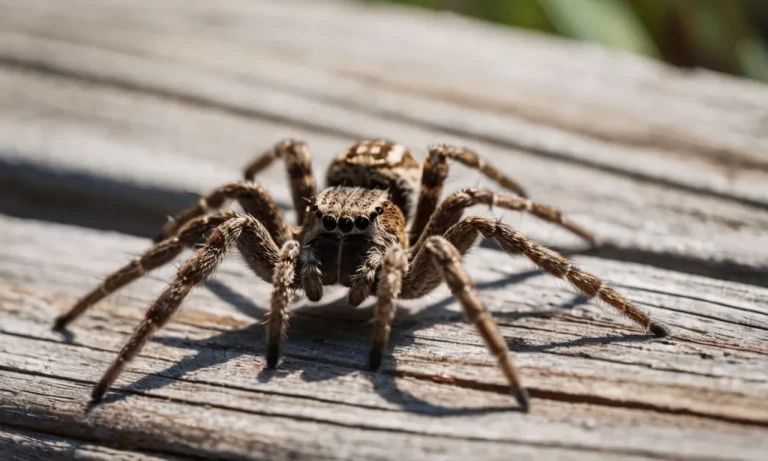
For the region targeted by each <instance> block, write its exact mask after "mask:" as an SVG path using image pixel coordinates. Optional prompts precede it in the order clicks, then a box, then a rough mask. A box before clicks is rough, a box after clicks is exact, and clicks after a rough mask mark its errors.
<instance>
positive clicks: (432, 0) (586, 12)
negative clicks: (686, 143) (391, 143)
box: [360, 0, 768, 81]
mask: <svg viewBox="0 0 768 461" xmlns="http://www.w3.org/2000/svg"><path fill="white" fill-rule="evenodd" d="M360 1H366V2H391V3H402V4H408V5H417V6H422V7H425V8H430V9H437V10H450V11H455V12H458V13H461V14H465V15H468V16H472V17H475V18H480V19H484V20H487V21H492V22H496V23H500V24H505V25H510V26H515V27H522V28H527V29H533V30H537V31H541V32H546V33H551V34H556V35H561V36H564V37H569V38H572V39H576V40H583V41H589V42H596V43H601V44H604V45H608V46H611V47H614V48H618V49H623V50H626V51H630V52H633V53H637V54H642V55H646V56H650V57H653V58H657V59H660V60H663V61H666V62H668V63H670V64H674V65H676V66H679V67H703V68H707V69H712V70H716V71H720V72H725V73H729V74H734V75H739V76H745V77H748V78H752V79H755V80H761V81H768V0H360Z"/></svg>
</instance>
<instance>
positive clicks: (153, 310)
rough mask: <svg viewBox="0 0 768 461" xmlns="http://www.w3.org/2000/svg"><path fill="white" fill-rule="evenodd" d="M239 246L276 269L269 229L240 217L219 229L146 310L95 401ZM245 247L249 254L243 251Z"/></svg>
mask: <svg viewBox="0 0 768 461" xmlns="http://www.w3.org/2000/svg"><path fill="white" fill-rule="evenodd" d="M236 243H237V244H238V248H239V249H240V251H241V252H243V256H246V257H248V258H250V260H251V263H255V262H259V264H260V265H261V266H262V267H263V268H264V269H265V270H266V269H268V268H273V267H274V266H275V264H276V263H277V261H278V258H279V254H278V252H279V249H278V247H277V246H276V245H275V244H274V242H273V241H272V238H271V237H270V236H269V233H268V232H267V230H266V228H265V227H264V226H263V225H262V224H261V223H260V222H258V221H257V220H256V219H254V218H253V217H252V216H249V215H242V214H240V215H237V216H236V217H233V218H232V219H229V220H227V221H225V222H224V223H223V224H221V225H220V226H219V227H217V228H216V230H215V231H214V232H213V233H212V234H211V236H210V237H209V238H208V241H207V243H206V244H205V246H204V247H202V248H200V249H199V250H197V251H196V252H195V254H194V255H193V256H192V257H191V258H190V259H189V260H188V261H187V262H186V263H185V264H184V265H183V266H181V269H179V272H178V274H177V276H176V279H175V280H174V281H173V282H171V284H170V285H168V287H167V288H166V289H165V291H163V293H162V294H161V295H160V296H159V297H158V298H157V300H155V302H154V303H153V304H152V306H151V307H150V308H149V310H147V313H146V314H145V316H144V320H142V322H141V323H140V324H139V326H138V327H137V328H136V330H134V332H133V334H132V335H131V338H130V339H129V340H128V342H126V344H125V346H123V348H122V349H121V350H120V353H119V354H118V356H117V358H116V359H115V361H114V362H112V364H111V365H110V367H109V368H108V369H107V371H106V372H105V373H104V376H103V377H102V378H101V380H100V381H99V382H98V384H96V386H95V387H94V389H93V393H92V394H91V397H92V399H93V401H94V402H98V401H99V400H101V398H102V397H104V394H106V393H107V391H108V390H109V388H110V386H111V385H112V383H114V382H115V380H116V379H117V377H118V376H119V375H120V373H121V372H122V371H123V370H124V369H125V367H126V365H128V363H129V362H130V361H131V360H133V359H134V358H135V357H136V355H137V354H138V353H139V351H141V349H142V348H143V347H144V344H146V342H147V341H148V340H149V338H150V337H151V336H152V335H153V334H154V333H155V332H156V331H157V330H158V329H160V328H161V327H162V326H163V325H164V324H165V323H166V322H167V321H168V320H169V319H170V318H171V316H172V315H173V314H174V313H175V312H176V311H177V310H178V309H179V306H181V303H182V301H183V300H184V298H186V296H187V295H188V294H189V293H190V292H191V291H192V289H193V288H195V287H196V286H200V285H201V284H203V283H204V282H205V281H206V280H207V279H208V278H209V277H210V276H211V275H212V274H213V272H214V270H215V269H216V267H217V266H218V265H219V263H220V262H221V260H222V258H223V257H224V255H225V254H226V252H227V250H229V249H230V248H231V247H232V246H234V245H235V244H236ZM246 248H247V249H248V253H247V254H246V253H245V252H244V251H243V250H244V249H246Z"/></svg>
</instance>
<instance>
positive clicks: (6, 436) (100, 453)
mask: <svg viewBox="0 0 768 461" xmlns="http://www.w3.org/2000/svg"><path fill="white" fill-rule="evenodd" d="M0 453H2V454H3V458H4V459H9V460H14V461H52V460H70V459H80V460H82V459H87V460H92V461H100V460H104V461H112V460H116V461H158V460H161V459H164V460H171V459H178V458H174V457H169V456H167V455H164V456H155V455H150V454H145V453H138V452H131V451H124V450H115V449H112V448H107V447H104V446H100V445H94V444H91V443H88V442H84V441H82V440H74V439H67V438H63V437H56V436H51V435H48V434H40V433H35V432H30V431H28V430H19V429H9V428H2V427H0Z"/></svg>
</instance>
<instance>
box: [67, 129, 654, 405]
mask: <svg viewBox="0 0 768 461" xmlns="http://www.w3.org/2000/svg"><path fill="white" fill-rule="evenodd" d="M276 158H282V159H283V160H284V161H285V163H286V167H287V171H288V177H289V179H290V183H291V193H292V197H293V202H294V207H295V209H296V213H297V219H298V223H297V224H299V225H300V227H298V228H296V227H292V226H290V225H288V223H286V221H285V218H284V217H283V214H282V213H281V212H280V211H279V210H278V208H277V206H276V205H275V202H274V200H273V199H272V197H271V196H270V194H269V193H268V192H267V191H266V190H264V189H263V188H262V187H261V186H259V185H258V184H255V183H253V182H252V180H253V178H254V177H255V175H256V173H258V172H259V171H261V170H262V169H264V168H265V167H267V166H268V165H269V164H270V163H272V161H274V160H275V159H276ZM451 160H456V161H458V162H460V163H463V164H465V165H467V166H469V167H472V168H476V169H478V170H480V171H481V172H483V173H484V174H485V175H486V176H488V177H489V178H491V179H493V180H494V181H496V182H497V183H499V184H500V185H501V186H502V187H504V188H505V189H508V190H510V191H512V192H513V193H511V194H509V193H508V194H497V193H495V192H492V191H490V190H487V189H462V190H460V191H457V192H455V193H453V194H451V195H449V196H448V197H447V198H446V199H445V200H443V201H442V202H440V201H439V198H440V195H441V193H442V189H443V184H444V182H445V179H446V177H447V176H448V166H449V163H450V161H451ZM245 177H246V180H245V181H240V182H234V183H231V184H227V185H224V186H222V187H220V188H218V189H216V190H214V191H213V192H212V193H210V194H209V195H207V196H206V197H203V198H201V199H200V200H199V201H198V202H197V204H195V205H194V206H192V207H190V208H188V209H186V210H184V211H182V212H181V213H179V214H178V215H177V216H176V217H175V218H174V219H173V220H171V221H169V222H168V223H167V224H166V225H165V226H164V227H163V232H162V233H161V235H160V236H159V237H158V238H157V241H156V243H155V245H154V246H152V248H150V249H149V250H147V251H146V252H145V253H144V254H143V255H141V256H140V257H138V258H136V259H135V260H133V261H131V262H130V263H129V264H127V265H126V266H124V267H123V268H121V269H119V270H118V271H117V272H115V273H113V274H112V275H110V276H109V277H107V278H106V279H105V280H104V281H103V282H102V283H101V285H99V286H98V287H97V288H96V289H94V290H93V291H92V292H90V293H89V294H87V295H86V296H85V297H83V298H82V299H81V300H80V301H79V302H78V303H77V304H76V305H75V306H74V307H73V308H72V309H71V310H70V311H69V312H67V313H66V314H64V315H62V316H60V317H59V318H58V319H57V320H56V324H55V327H56V328H58V329H61V328H65V327H66V326H67V325H68V324H69V323H70V322H71V321H72V320H74V319H75V318H77V317H78V316H80V315H81V314H82V313H83V312H85V310H86V309H88V308H89V307H90V306H92V305H94V304H96V303H97V302H99V301H100V300H101V299H103V298H104V297H106V296H107V295H109V294H110V293H113V292H114V291H116V290H118V289H119V288H121V287H123V286H125V285H127V284H128V283H130V282H132V281H133V280H136V279H137V278H139V277H141V276H142V275H144V274H145V273H146V272H148V271H150V270H152V269H155V268H157V267H159V266H161V265H163V264H166V263H168V262H169V261H171V260H172V259H173V258H175V257H176V256H177V255H178V254H179V253H180V252H181V251H182V250H183V249H184V248H187V247H191V246H193V245H194V244H195V243H196V242H197V241H198V240H199V239H200V238H201V237H204V236H208V237H207V240H206V244H205V245H204V246H203V247H202V248H200V249H199V250H197V251H196V252H195V254H194V255H193V256H192V257H191V258H190V259H189V260H188V261H187V262H186V263H185V264H184V265H183V266H182V267H181V268H180V269H179V272H178V275H177V277H176V279H175V280H174V281H173V282H172V283H171V284H170V285H169V286H168V287H167V288H166V289H165V291H164V292H163V293H162V294H160V296H159V297H158V298H157V300H156V301H155V302H154V304H153V305H152V306H151V307H150V308H149V310H148V311H147V314H146V316H145V318H144V320H143V321H142V322H141V324H139V326H138V327H137V328H136V330H135V331H134V333H133V335H132V336H131V338H130V340H129V341H128V342H127V343H126V345H125V346H124V347H123V349H122V350H121V351H120V353H119V355H118V357H117V359H116V360H115V361H114V362H113V363H112V365H111V366H110V368H109V369H108V370H107V371H106V373H105V374H104V377H103V378H102V379H101V381H99V383H98V384H97V385H96V387H95V388H94V390H93V399H94V400H95V401H98V400H100V399H101V398H102V397H103V396H104V394H105V393H106V392H107V391H108V389H109V387H110V386H111V385H112V383H113V382H114V381H115V379H116V378H117V376H118V375H119V374H120V373H121V372H122V370H123V368H124V367H125V366H126V365H127V364H128V362H130V361H131V360H132V359H133V358H134V357H135V356H136V354H138V353H139V351H140V350H141V348H142V347H143V345H144V344H145V343H146V341H147V340H148V339H149V338H150V336H151V335H152V334H153V333H154V332H155V331H157V329H158V328H160V327H161V326H162V325H164V324H165V323H166V322H167V321H168V319H169V318H170V317H171V315H172V314H173V313H174V312H175V311H176V310H178V308H179V306H180V305H181V303H182V301H183V300H184V298H185V297H186V296H187V295H188V294H189V292H190V291H191V290H192V289H193V288H194V287H195V286H198V285H200V284H202V283H203V282H204V281H205V280H206V279H207V278H208V277H210V276H211V275H212V274H213V271H214V270H215V268H216V266H217V265H218V264H219V262H220V261H221V259H222V258H223V257H224V254H225V253H226V251H227V250H229V249H231V248H232V247H237V249H238V250H239V251H240V253H241V254H242V255H243V258H244V259H245V261H246V263H247V264H248V266H249V267H250V268H251V269H252V270H253V272H254V273H255V274H256V275H257V276H258V277H260V278H261V279H263V280H264V281H265V282H267V283H271V284H272V285H273V291H272V297H271V300H270V313H269V318H268V321H267V366H269V367H274V366H276V365H277V363H278V360H279V357H280V345H281V341H282V337H283V333H284V331H285V328H286V325H287V320H288V305H289V303H290V302H291V300H292V298H293V293H294V292H296V291H303V292H304V293H305V294H306V295H307V298H309V299H310V300H311V301H317V300H319V299H320V298H322V296H323V287H324V286H326V285H337V284H339V285H343V286H345V287H348V288H349V292H348V297H347V299H348V300H349V303H350V304H351V305H353V306H356V305H359V304H360V303H362V302H363V301H364V300H365V299H366V298H368V297H369V296H372V295H375V297H376V305H375V309H374V317H375V318H374V322H373V335H372V342H371V350H370V356H369V363H370V366H371V368H374V369H376V368H378V367H379V366H380V365H381V358H382V354H383V351H384V348H385V347H386V344H387V341H388V338H389V332H390V328H391V325H392V320H393V318H394V314H395V308H396V302H397V300H398V299H413V298H419V297H422V296H424V295H426V294H428V293H429V292H431V291H432V290H434V289H435V288H436V287H437V286H438V285H439V284H440V283H442V282H445V283H446V284H447V285H448V286H449V288H450V289H451V292H452V293H453V294H454V295H455V296H456V298H457V299H458V300H459V301H460V302H461V305H462V306H463V308H464V310H465V313H466V315H467V318H468V320H469V321H470V322H472V323H473V324H474V325H475V326H476V327H477V329H478V331H479V332H480V334H481V336H482V337H483V339H484V340H485V342H486V344H487V345H488V348H489V349H490V351H491V353H492V354H493V356H494V357H495V358H496V360H497V361H498V364H499V367H500V368H501V370H502V372H503V373H504V375H505V376H506V378H507V380H508V381H509V384H510V386H511V390H512V391H513V393H514V395H515V397H516V398H517V400H518V402H519V403H520V405H521V407H522V408H523V409H524V410H526V411H527V409H528V394H527V393H526V392H525V390H524V388H523V387H522V385H521V384H520V377H519V375H518V372H517V369H516V367H515V365H514V363H513V362H512V358H511V357H510V354H509V350H508V348H507V343H506V341H505V340H504V338H503V337H502V336H501V334H500V333H499V330H498V328H497V327H496V323H495V322H494V321H493V318H492V317H491V315H490V314H489V313H488V311H487V309H486V308H485V306H484V304H483V302H482V300H481V299H480V296H479V294H478V292H477V290H476V289H475V287H474V284H473V282H472V280H471V278H470V277H469V275H468V274H467V272H466V270H465V269H464V267H463V264H462V261H461V259H462V256H463V255H464V254H466V253H467V252H468V251H469V249H470V248H471V247H472V246H473V245H474V244H475V243H476V242H477V240H478V239H479V238H480V237H483V238H490V239H494V240H495V241H496V242H497V243H498V244H499V246H500V247H501V248H502V249H504V250H505V251H506V252H508V253H510V254H522V255H523V256H525V257H527V258H528V259H529V260H531V261H532V262H533V263H534V264H536V265H538V266H539V267H540V268H541V269H543V270H544V271H546V272H548V273H549V274H551V275H553V276H555V277H558V278H561V279H565V280H567V281H568V282H569V283H570V284H571V285H572V286H573V287H575V288H576V289H577V290H578V291H580V292H581V293H583V294H585V295H587V296H589V297H597V298H599V299H600V300H602V301H604V302H606V303H607V304H609V305H611V306H613V307H614V308H616V309H617V310H618V311H619V312H621V313H623V314H625V315H627V316H628V317H629V318H631V319H632V320H633V321H634V322H635V323H637V324H638V325H640V326H641V327H643V328H644V329H645V330H647V331H650V332H651V333H653V334H655V335H656V336H666V335H668V334H669V331H668V330H667V328H666V327H665V326H663V325H662V324H660V323H658V322H654V321H652V320H651V318H650V317H649V316H648V314H646V313H645V312H643V311H641V310H640V309H638V308H637V307H635V306H634V305H633V304H632V303H631V302H629V301H628V300H627V299H625V298H624V297H623V296H621V295H620V294H619V293H618V292H616V291H615V290H613V289H612V288H609V287H606V286H605V285H604V284H603V282H602V281H601V280H600V279H599V278H597V277H596V276H594V275H592V274H589V273H587V272H584V271H583V270H581V269H579V268H578V267H576V266H574V265H572V264H570V263H569V262H568V261H567V260H566V259H565V258H564V257H562V256H561V255H559V254H558V253H555V252H554V251H552V250H549V249H547V248H545V247H543V246H541V245H539V244H537V243H535V242H533V241H532V240H530V239H529V238H527V237H526V236H525V235H523V234H521V233H520V232H518V231H517V230H515V229H514V228H512V227H511V226H509V225H507V224H504V223H502V222H499V221H497V220H495V219H491V218H485V217H481V216H475V217H468V218H462V216H463V213H464V210H465V209H466V208H468V207H470V206H473V205H477V204H486V205H489V206H496V207H500V208H506V209H510V210H520V211H525V212H529V213H531V214H533V215H535V216H537V217H539V218H541V219H544V220H546V221H549V222H552V223H554V224H557V225H559V226H562V227H564V228H565V229H568V230H569V231H571V232H573V233H574V234H576V235H578V236H580V237H582V238H584V239H585V240H587V241H589V242H590V243H594V242H595V240H594V237H593V236H592V234H591V233H590V232H588V231H586V230H584V229H583V228H581V227H580V226H578V225H576V224H575V223H573V222H571V221H569V220H568V219H566V218H564V217H563V216H562V214H561V213H560V212H559V211H558V210H557V209H555V208H553V207H550V206H547V205H542V204H538V203H534V202H531V201H530V200H528V199H527V198H525V195H524V193H523V191H522V189H521V188H520V187H519V186H518V185H517V183H515V182H514V181H513V180H512V179H510V178H508V177H507V176H505V175H504V174H502V173H501V172H500V171H498V170H497V169H495V168H494V167H493V166H491V165H489V164H487V163H486V162H484V161H483V160H482V159H480V158H479V157H478V156H477V155H476V154H475V153H473V152H471V151H469V150H467V149H463V148H458V147H452V146H445V145H442V146H436V147H433V148H431V149H430V150H429V152H428V154H427V158H426V160H425V162H424V165H423V167H420V166H419V163H418V162H417V161H416V160H415V158H414V157H413V155H412V154H411V153H410V152H409V151H408V150H407V149H406V148H405V147H403V146H402V145H399V144H396V143H392V142H389V141H381V140H379V141H364V142H360V143H357V144H355V145H353V146H352V147H350V148H349V149H348V150H347V151H346V152H344V153H342V154H341V155H340V156H338V157H337V158H336V159H334V161H333V162H332V163H331V165H330V167H329V169H328V174H327V186H328V187H327V188H326V189H324V190H322V191H320V192H319V193H318V192H317V190H316V185H315V179H314V175H313V174H312V166H311V163H310V157H309V151H308V149H307V146H306V145H305V144H304V143H302V142H298V141H283V142H281V143H278V144H277V145H276V146H275V147H274V148H272V149H270V150H269V151H267V152H266V153H264V154H262V155H261V156H260V157H258V158H257V159H256V160H255V161H254V162H253V163H251V164H250V165H248V167H247V168H246V170H245ZM231 199H234V200H237V201H238V202H239V203H240V205H241V206H242V207H243V209H244V210H245V213H236V212H233V211H227V210H219V211H214V212H210V211H213V210H216V209H217V208H219V207H221V206H222V205H223V204H224V203H225V202H226V201H227V200H231ZM209 212H210V213H209ZM407 222H410V225H407V224H406V223H407Z"/></svg>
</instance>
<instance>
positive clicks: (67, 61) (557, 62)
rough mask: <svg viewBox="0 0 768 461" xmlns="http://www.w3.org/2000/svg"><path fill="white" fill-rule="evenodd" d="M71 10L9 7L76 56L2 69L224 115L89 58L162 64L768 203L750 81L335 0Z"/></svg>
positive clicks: (20, 24)
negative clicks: (115, 84) (134, 91)
mask: <svg viewBox="0 0 768 461" xmlns="http://www.w3.org/2000/svg"><path fill="white" fill-rule="evenodd" d="M76 3H77V4H78V5H79V8H64V7H63V6H60V5H61V4H60V3H56V2H52V1H50V0H45V1H38V2H34V6H32V7H27V8H17V7H15V6H16V5H14V4H12V2H9V3H8V6H6V8H5V9H6V10H8V11H7V14H5V15H4V17H5V18H7V19H6V21H5V23H4V24H5V25H6V26H7V29H9V30H15V31H19V32H21V33H23V34H30V35H32V37H28V38H32V39H33V38H36V37H39V38H41V39H45V38H53V39H56V40H58V41H69V42H71V45H72V46H74V47H75V48H77V47H78V46H80V47H83V46H84V48H85V50H87V52H86V53H85V54H84V55H83V54H82V53H80V54H78V59H73V58H70V57H67V55H66V53H56V54H53V53H51V52H50V51H45V49H46V48H47V47H45V46H43V47H42V48H41V47H40V46H39V45H37V46H36V45H34V44H32V43H30V40H24V39H22V40H21V43H17V40H8V43H9V45H7V48H6V61H10V62H22V63H27V64H30V65H42V66H44V67H46V68H48V69H51V70H56V71H63V72H74V73H77V74H80V75H86V76H92V77H96V78H106V79H108V80H113V79H115V78H117V79H118V80H120V81H123V82H125V81H126V80H127V81H130V82H132V84H135V85H139V86H142V87H148V88H153V89H155V90H157V91H161V92H165V93H173V94H179V95H187V96H191V97H193V98H199V97H200V96H203V99H204V100H209V101H226V105H228V106H232V105H233V104H232V101H230V99H232V98H230V97H229V96H228V95H233V94H234V93H233V92H232V91H233V89H230V90H225V91H223V92H222V93H223V94H221V95H219V96H218V97H211V96H209V95H205V94H204V93H201V92H200V91H199V88H198V85H199V83H200V81H199V79H198V80H197V81H195V82H186V84H185V83H184V82H180V81H178V80H179V79H178V78H174V77H172V76H166V75H156V76H154V78H152V79H148V78H146V74H144V77H143V78H142V77H139V78H136V77H135V73H136V70H135V69H133V70H131V69H130V68H127V67H126V66H118V67H114V66H108V67H105V66H101V65H100V64H99V63H100V62H102V61H101V58H100V57H98V55H99V54H100V53H101V52H104V51H116V52H122V53H125V54H129V55H132V57H134V58H138V59H142V58H150V59H151V58H154V60H153V62H154V63H155V64H157V62H158V61H159V60H163V61H168V60H169V59H170V60H171V61H172V62H173V63H174V64H180V65H182V66H189V67H192V68H194V70H195V73H196V74H198V77H199V76H200V73H201V72H203V73H204V72H215V73H218V74H225V75H229V76H230V77H231V78H233V79H235V80H238V81H241V82H242V81H243V79H248V80H250V81H252V80H256V82H255V84H256V85H257V86H258V84H267V85H269V86H271V87H272V88H273V89H274V90H279V91H276V92H275V94H273V95H272V98H271V99H272V101H273V102H276V101H278V100H280V99H282V100H284V101H287V100H288V99H290V96H291V95H299V96H301V97H302V98H304V99H308V100H314V101H322V102H323V106H324V107H323V110H322V111H321V112H319V113H318V112H317V111H311V110H310V111H305V110H302V109H300V108H298V107H295V106H292V105H290V104H287V105H285V106H284V107H283V111H284V113H285V114H286V115H288V114H290V116H291V117H292V118H298V119H301V120H303V121H306V122H308V123H312V124H319V125H320V126H325V127H328V124H327V122H326V120H327V118H328V115H327V114H328V113H329V112H331V113H332V112H334V109H338V108H339V106H343V107H349V108H352V109H353V110H354V111H356V112H357V113H359V114H361V115H362V116H363V118H364V116H365V115H369V114H372V113H375V114H378V115H380V116H383V117H385V118H389V119H396V120H400V121H407V122H409V123H417V124H420V125H422V126H429V127H432V128H437V129H439V130H440V131H442V132H450V133H456V134H460V135H462V136H464V137H474V138H479V139H485V140H489V141H493V142H495V143H497V144H501V145H504V146H507V147H515V148H522V149H525V150H530V151H535V152H537V153H538V154H539V155H547V156H551V157H557V158H562V159H567V160H570V161H575V162H578V163H582V164H587V165H591V166H593V167H597V168H603V169H608V170H610V171H613V172H615V173H621V174H626V175H629V176H631V177H642V178H648V179H654V180H656V181H664V182H666V183H668V184H671V185H675V186H677V187H682V188H687V189H692V190H696V191H698V192H700V193H710V194H715V195H723V196H727V197H732V198H734V199H737V200H741V201H745V202H748V203H753V204H762V205H763V206H765V204H766V203H767V202H768V193H766V191H765V188H764V187H763V184H764V183H765V180H766V177H765V174H766V168H765V167H766V156H765V153H766V151H767V150H768V143H767V142H766V140H765V137H764V132H765V120H766V109H765V107H766V104H765V102H766V101H768V92H766V91H765V89H764V88H761V87H760V86H758V85H755V84H751V83H747V82H738V81H736V80H734V79H730V78H726V77H722V76H717V75H715V74H709V73H704V72H698V73H697V75H696V76H695V77H691V76H690V75H688V74H684V73H682V72H676V71H671V70H670V69H668V68H667V67H663V66H661V65H658V64H655V63H651V62H648V61H645V60H642V59H639V58H636V57H629V56H624V55H621V54H619V53H615V52H609V51H606V50H603V49H600V48H595V47H588V46H583V45H582V46H577V45H566V44H564V43H562V42H560V41H557V40H553V39H550V38H544V37H537V36H533V35H529V34H525V33H521V32H513V31H509V30H499V29H495V28H491V27H488V26H487V25H482V26H481V25H478V24H475V23H472V22H469V21H465V20H461V19H457V18H453V17H451V16H448V15H443V16H439V15H429V16H419V15H416V14H414V13H413V12H411V11H408V12H403V11H399V10H397V9H392V8H362V7H352V6H350V5H349V4H348V3H347V2H323V4H322V6H320V5H318V4H317V2H315V3H313V4H312V9H313V14H311V15H308V14H298V12H299V11H301V8H302V6H301V5H302V2H275V3H271V2H270V3H259V4H253V3H249V2H245V1H243V0H230V1H227V2H220V3H219V4H218V5H217V7H216V8H215V9H211V8H210V6H209V5H207V4H204V3H201V2H192V4H190V2H178V1H177V0H170V1H164V2H160V3H158V4H157V5H153V6H146V5H141V4H132V3H130V2H112V3H111V4H109V5H103V4H102V3H99V5H98V8H94V6H95V5H94V2H93V1H92V0H81V1H79V2H76ZM82 11H88V13H87V14H84V13H82ZM118 17H119V18H120V20H119V24H120V26H119V27H114V26H113V24H112V23H113V22H115V19H116V18H118ZM54 18H55V19H54ZM212 18H214V19H212ZM107 24H108V25H107ZM277 24H279V26H276V25H277ZM357 24H364V25H365V27H355V26H354V25H357ZM107 28H108V31H109V33H106V29H107ZM393 30H397V34H393V33H392V31H393ZM33 41H34V40H33ZM19 50H22V51H19ZM500 56H503V57H504V59H503V60H502V59H499V57H500ZM83 57H84V58H85V59H83ZM127 74H134V77H133V78H128V79H126V78H125V76H126V75H127ZM564 75H567V76H568V78H563V76H564ZM193 80H196V79H193ZM281 93H283V94H282V95H281ZM234 106H236V107H237V106H241V104H237V103H235V104H234ZM321 114H322V115H321ZM276 115H278V116H279V114H276ZM361 122H362V120H361ZM362 125H363V126H364V125H365V124H364V123H362ZM333 129H337V130H343V129H344V128H341V127H339V126H335V127H333ZM349 129H350V128H346V131H347V132H348V130H349ZM352 129H353V130H355V128H352ZM360 129H361V128H357V130H358V131H359V130H360ZM354 132H357V131H354ZM617 152H622V153H623V154H624V155H616V154H617Z"/></svg>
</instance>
